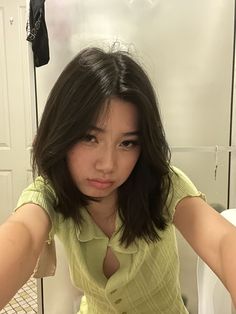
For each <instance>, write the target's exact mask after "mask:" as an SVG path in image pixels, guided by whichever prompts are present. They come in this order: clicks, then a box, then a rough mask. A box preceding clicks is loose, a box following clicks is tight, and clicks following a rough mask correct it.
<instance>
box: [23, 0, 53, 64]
mask: <svg viewBox="0 0 236 314" xmlns="http://www.w3.org/2000/svg"><path fill="white" fill-rule="evenodd" d="M44 2H45V0H30V11H29V20H28V22H27V26H26V29H27V32H28V36H27V38H26V39H27V40H28V41H30V42H31V43H32V50H33V53H34V65H35V66H36V67H40V66H41V65H45V64H47V63H48V61H49V44H48V32H47V27H46V22H45V10H44Z"/></svg>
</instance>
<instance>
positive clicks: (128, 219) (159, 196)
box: [33, 48, 171, 245]
mask: <svg viewBox="0 0 236 314" xmlns="http://www.w3.org/2000/svg"><path fill="white" fill-rule="evenodd" d="M112 97H118V98H120V99H122V100H125V101H128V102H131V103H133V104H134V105H135V106H136V108H137V110H138V113H139V120H140V129H139V132H140V144H141V154H140V157H139V160H138V161H137V163H136V165H135V168H134V169H133V171H132V173H131V175H130V176H129V178H128V179H127V180H126V182H125V183H124V184H123V185H122V186H120V187H119V189H118V202H119V204H118V205H119V214H120V217H121V219H122V222H123V227H122V228H123V229H122V236H121V243H124V244H126V245H129V244H130V243H131V242H133V241H135V239H136V238H142V239H145V240H146V241H156V240H158V239H160V237H159V234H158V230H164V229H165V227H166V226H167V224H168V219H169V216H168V210H167V206H166V202H167V196H168V194H169V191H170V186H171V180H170V166H169V161H170V150H169V147H168V144H167V142H166V139H165V134H164V130H163V126H162V122H161V118H160V113H159V110H158V106H157V105H158V104H157V101H156V97H155V92H154V90H153V87H152V85H151V83H150V80H149V78H148V76H147V75H146V73H145V71H144V70H143V69H142V67H141V66H140V65H139V64H138V63H137V62H136V61H134V59H133V58H132V57H131V56H130V55H129V54H128V53H127V52H122V51H115V52H112V51H110V52H105V51H103V50H101V49H98V48H87V49H84V50H82V51H81V52H80V53H79V54H78V55H77V56H76V57H75V58H74V59H73V60H72V61H71V62H70V63H69V64H68V65H67V66H66V68H65V69H64V71H63V72H62V73H61V75H60V76H59V78H58V80H57V81H56V83H55V85H54V87H53V88H52V91H51V93H50V95H49V98H48V100H47V103H46V106H45V110H44V112H43V115H42V119H41V123H40V126H39V129H38V132H37V136H36V138H35V141H34V143H33V170H34V175H36V174H39V175H41V176H42V177H43V178H44V179H45V180H46V181H48V182H49V183H50V185H51V186H52V188H53V189H54V191H55V193H56V196H57V202H56V203H55V211H57V212H60V213H61V214H63V216H64V217H65V219H66V218H68V217H71V218H73V219H74V221H75V222H76V224H79V225H80V224H81V222H82V221H81V214H80V211H79V208H80V207H81V206H86V205H88V203H89V201H91V200H94V199H93V198H91V197H88V196H86V195H84V194H82V193H81V192H80V191H79V190H78V188H77V187H76V186H75V184H74V183H73V180H72V178H71V175H70V173H69V170H68V167H67V162H66V156H67V152H68V150H69V149H70V148H71V147H72V146H73V145H74V144H75V143H77V142H78V141H79V140H80V139H81V138H83V137H84V135H85V134H86V133H87V131H88V129H89V127H90V126H91V125H93V124H94V122H96V119H97V117H98V114H99V112H101V110H102V108H103V106H104V105H105V104H107V103H108V104H109V100H110V99H111V98H112Z"/></svg>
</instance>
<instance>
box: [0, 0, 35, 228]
mask: <svg viewBox="0 0 236 314" xmlns="http://www.w3.org/2000/svg"><path fill="white" fill-rule="evenodd" d="M25 18H26V8H25V0H0V42H1V44H0V191H1V192H0V194H1V197H0V223H1V222H3V221H4V220H5V218H6V217H7V216H8V215H9V214H10V213H11V211H12V209H13V208H14V207H15V205H16V202H17V199H18V197H19V195H20V193H21V191H22V189H23V188H24V187H25V186H26V185H27V184H28V182H29V181H30V180H31V170H30V169H31V167H30V146H31V142H32V137H33V133H34V129H35V127H34V126H35V117H34V116H35V113H34V112H35V100H34V98H35V97H34V95H32V93H34V88H33V85H32V84H33V77H32V76H33V70H32V69H33V67H32V60H31V59H32V58H31V53H30V50H29V48H28V43H27V41H26V40H25V37H26V32H25ZM32 108H33V110H31V109H32Z"/></svg>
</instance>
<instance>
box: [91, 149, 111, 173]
mask: <svg viewBox="0 0 236 314" xmlns="http://www.w3.org/2000/svg"><path fill="white" fill-rule="evenodd" d="M97 153H98V154H97V156H96V157H97V158H96V169H97V170H99V171H103V172H105V173H109V172H112V171H113V170H114V168H115V166H116V152H115V149H113V148H112V147H101V148H100V150H99V152H97Z"/></svg>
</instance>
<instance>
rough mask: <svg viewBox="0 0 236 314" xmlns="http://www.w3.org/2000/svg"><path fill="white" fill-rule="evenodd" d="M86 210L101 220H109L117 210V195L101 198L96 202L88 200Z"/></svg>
mask: <svg viewBox="0 0 236 314" xmlns="http://www.w3.org/2000/svg"><path fill="white" fill-rule="evenodd" d="M87 210H88V212H89V213H90V215H91V216H92V217H96V218H98V219H102V220H110V219H112V218H113V217H115V216H116V212H117V197H116V196H115V197H114V195H112V196H111V197H106V198H102V199H100V200H99V201H97V202H90V204H89V205H88V206H87Z"/></svg>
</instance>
